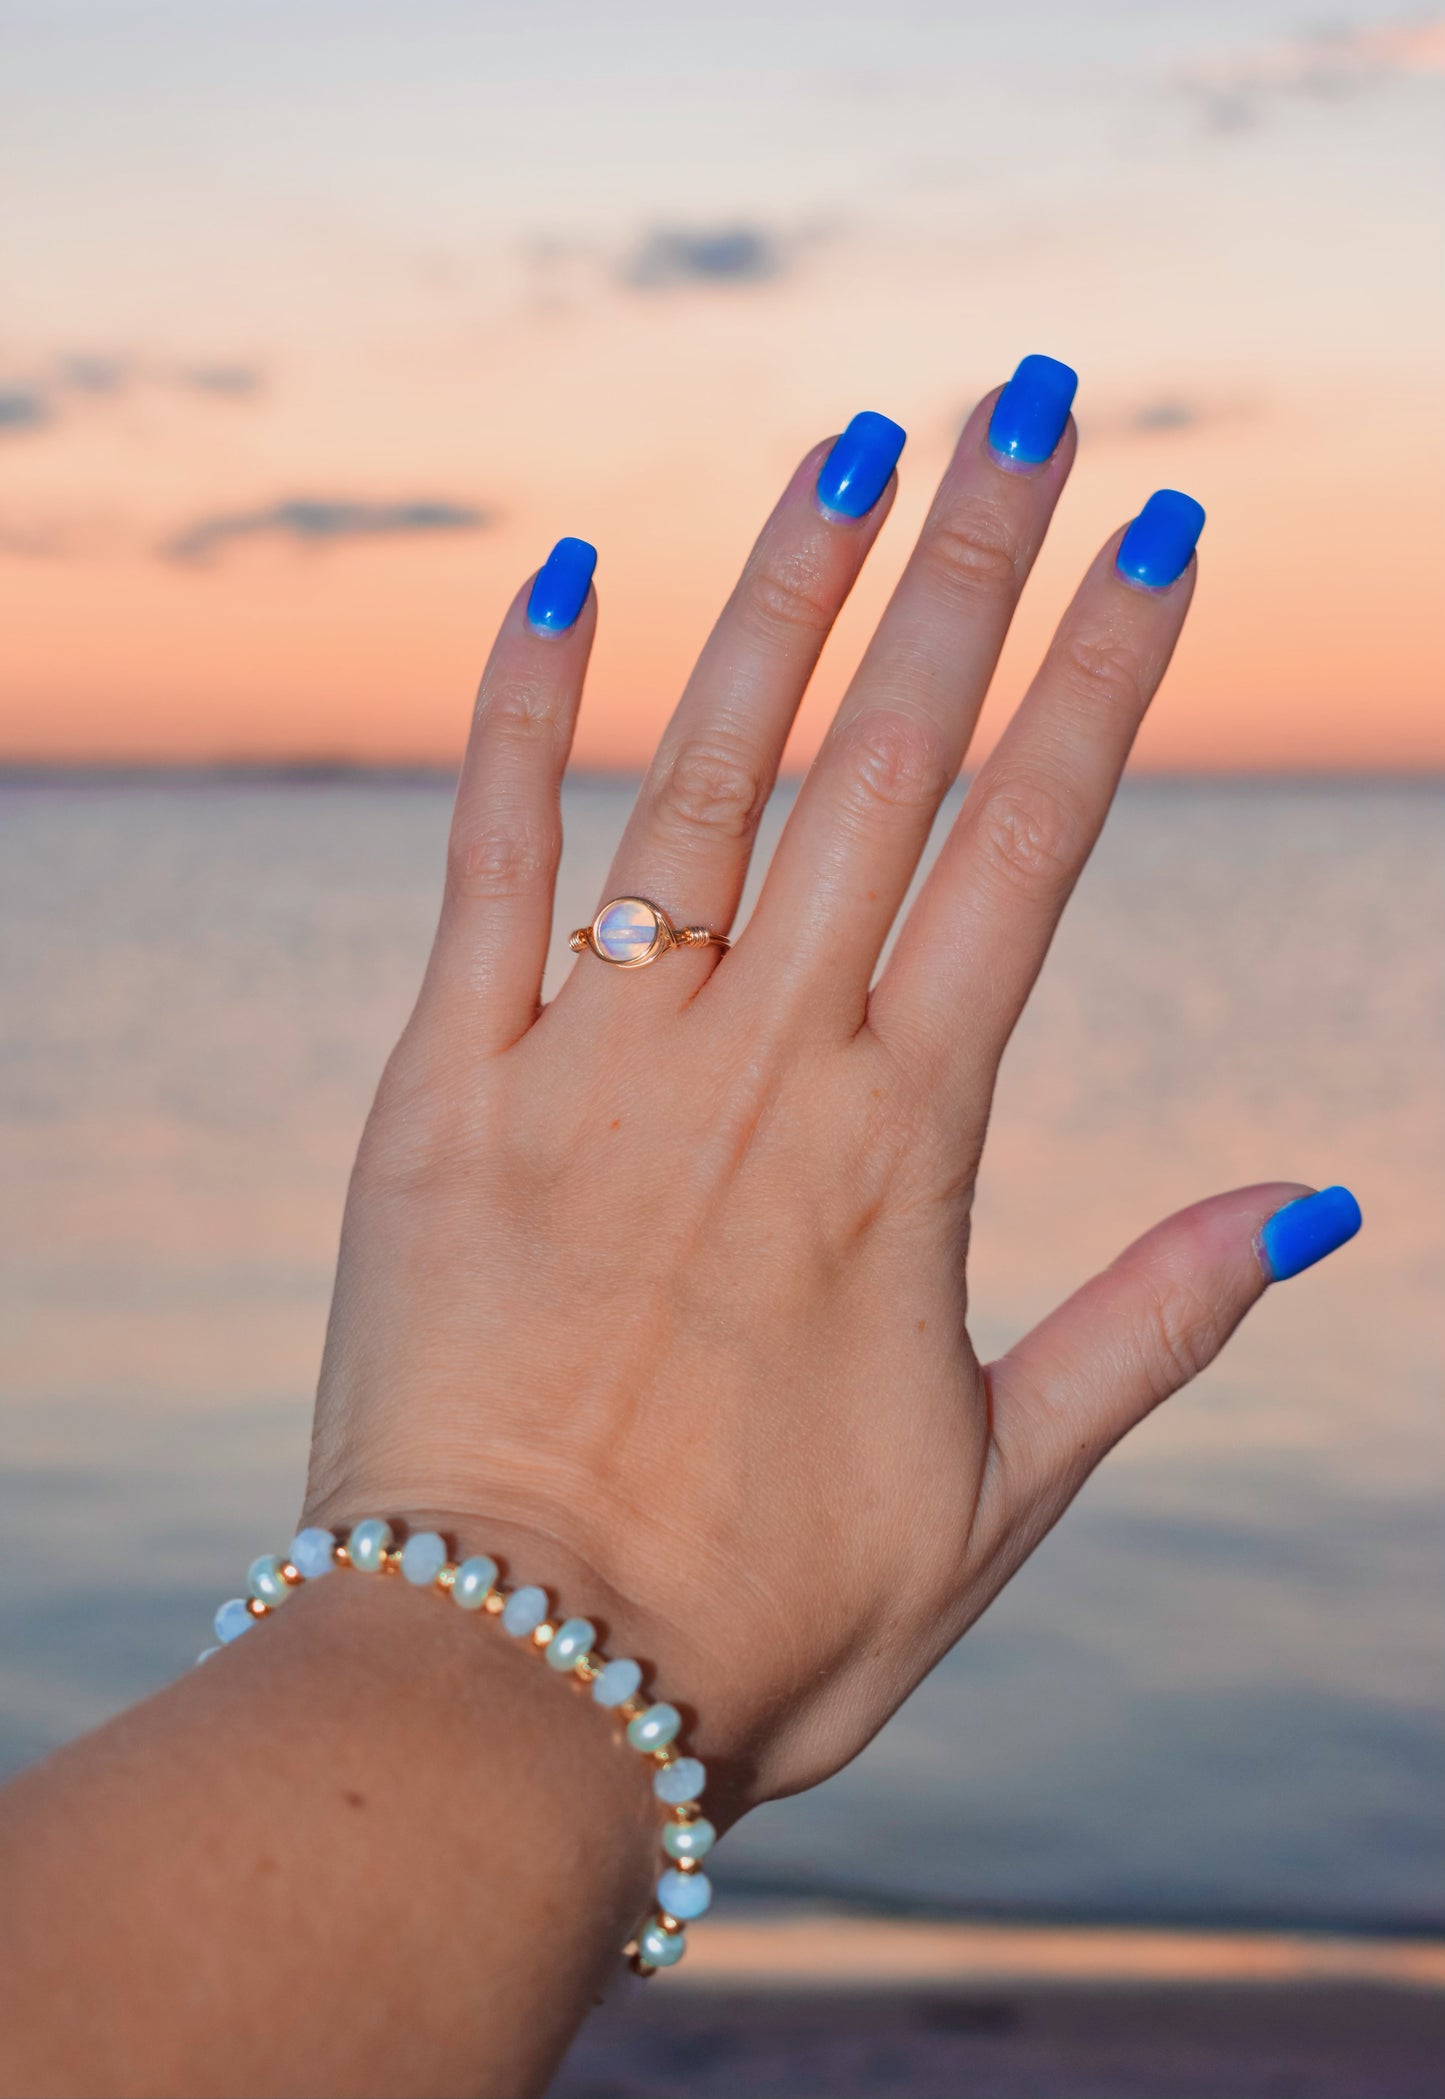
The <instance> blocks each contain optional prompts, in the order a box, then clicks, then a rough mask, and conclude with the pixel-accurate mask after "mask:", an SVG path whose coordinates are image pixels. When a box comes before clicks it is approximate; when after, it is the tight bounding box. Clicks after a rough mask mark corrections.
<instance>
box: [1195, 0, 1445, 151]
mask: <svg viewBox="0 0 1445 2099" xmlns="http://www.w3.org/2000/svg"><path fill="white" fill-rule="evenodd" d="M1419 74H1441V75H1445V14H1441V13H1439V12H1436V13H1432V14H1430V15H1427V16H1422V17H1417V18H1416V19H1415V20H1414V21H1410V22H1395V23H1379V24H1375V25H1373V26H1367V25H1361V26H1358V27H1356V28H1353V29H1321V30H1318V31H1316V32H1315V33H1314V34H1312V35H1308V36H1301V37H1293V38H1289V39H1286V40H1284V41H1282V42H1280V43H1277V44H1265V45H1261V46H1260V47H1259V48H1258V49H1257V50H1254V51H1241V52H1236V53H1233V54H1229V55H1226V56H1225V57H1223V58H1220V59H1216V60H1212V61H1208V62H1203V63H1200V64H1197V65H1194V66H1191V67H1189V68H1188V69H1187V70H1186V71H1185V72H1184V73H1182V74H1181V75H1180V76H1179V85H1180V87H1181V88H1182V90H1183V91H1184V92H1185V94H1187V95H1189V96H1190V97H1191V98H1192V99H1193V100H1194V101H1195V102H1196V103H1197V104H1198V106H1199V108H1200V110H1201V112H1202V114H1203V116H1204V119H1205V121H1206V123H1207V124H1208V126H1209V128H1210V129H1211V130H1213V131H1219V132H1230V131H1245V130H1249V129H1250V128H1252V127H1253V126H1254V125H1255V124H1257V123H1258V122H1259V121H1260V119H1261V117H1262V116H1263V114H1264V111H1265V109H1266V108H1267V106H1268V105H1269V103H1270V102H1271V101H1272V100H1276V99H1281V98H1285V97H1295V98H1297V99H1309V100H1314V101H1321V102H1323V101H1333V100H1338V99H1339V98H1341V97H1343V96H1346V95H1353V94H1358V93H1361V92H1362V91H1364V90H1366V89H1369V88H1372V87H1378V86H1380V85H1382V84H1384V83H1385V82H1387V81H1389V80H1393V79H1400V78H1403V77H1406V76H1410V75H1419Z"/></svg>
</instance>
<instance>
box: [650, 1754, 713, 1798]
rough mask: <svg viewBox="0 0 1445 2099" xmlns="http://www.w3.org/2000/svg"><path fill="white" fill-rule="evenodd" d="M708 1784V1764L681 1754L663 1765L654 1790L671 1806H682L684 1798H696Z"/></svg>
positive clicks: (653, 1786)
mask: <svg viewBox="0 0 1445 2099" xmlns="http://www.w3.org/2000/svg"><path fill="white" fill-rule="evenodd" d="M706 1784H707V1766H706V1765H705V1764H703V1763H701V1762H700V1761H699V1760H698V1758H697V1757H695V1756H680V1757H677V1758H676V1759H675V1760H674V1761H673V1762H672V1763H670V1764H664V1765H663V1767H662V1769H661V1770H660V1771H659V1772H658V1774H657V1776H656V1778H654V1779H653V1781H652V1790H653V1792H654V1793H655V1794H656V1795H657V1797H658V1799H659V1800H665V1801H666V1802H667V1804H668V1806H669V1807H681V1806H682V1803H683V1802H684V1800H696V1799H697V1797H698V1795H699V1794H700V1793H701V1791H702V1789H703V1787H704V1786H705V1785H706Z"/></svg>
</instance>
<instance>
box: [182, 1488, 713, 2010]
mask: <svg viewBox="0 0 1445 2099" xmlns="http://www.w3.org/2000/svg"><path fill="white" fill-rule="evenodd" d="M335 1567H352V1568H355V1569H356V1571H357V1572H358V1573H361V1574H400V1575H401V1577H402V1579H403V1580H404V1581H408V1582H410V1583H411V1584H412V1586H413V1587H414V1588H417V1589H432V1590H434V1591H435V1592H436V1593H437V1594H438V1595H440V1596H450V1598H451V1600H452V1602H453V1603H454V1604H455V1605H456V1606H457V1608H458V1609H459V1610H462V1611H477V1612H480V1613H481V1614H483V1615H484V1616H486V1617H489V1618H500V1619H501V1621H502V1630H503V1632H506V1633H510V1634H511V1635H512V1637H513V1638H514V1639H517V1640H527V1641H529V1642H530V1644H531V1646H532V1647H533V1648H534V1649H535V1651H536V1652H537V1653H539V1654H544V1655H545V1656H546V1658H547V1662H548V1664H549V1665H550V1667H551V1668H553V1669H555V1670H556V1671H557V1673H558V1675H559V1676H572V1677H575V1678H576V1679H577V1680H578V1681H579V1682H580V1683H584V1684H590V1685H591V1687H592V1696H593V1698H594V1699H595V1700H596V1701H597V1703H598V1705H601V1706H606V1707H607V1708H608V1709H609V1710H610V1711H611V1712H613V1713H614V1714H615V1715H616V1717H617V1718H618V1719H619V1720H620V1721H621V1722H622V1723H623V1726H624V1727H625V1728H626V1731H627V1739H628V1741H629V1742H630V1743H631V1745H632V1747H633V1748H634V1749H636V1750H637V1751H639V1753H640V1754H641V1755H643V1756H646V1757H650V1758H651V1760H652V1762H653V1763H654V1764H655V1765H656V1766H657V1769H656V1771H655V1772H654V1773H653V1778H652V1790H653V1792H654V1793H655V1794H656V1795H657V1797H658V1799H659V1800H661V1801H662V1802H664V1803H665V1805H666V1806H667V1807H668V1808H669V1809H670V1810H671V1814H670V1817H669V1819H668V1821H666V1822H665V1823H664V1824H663V1828H662V1850H663V1855H664V1857H665V1859H666V1861H667V1863H666V1865H665V1866H664V1868H663V1870H662V1873H661V1874H660V1876H659V1878H658V1881H657V1887H656V1890H655V1892H656V1896H657V1905H658V1906H657V1910H656V1912H655V1913H654V1914H653V1915H651V1916H649V1917H648V1918H647V1920H646V1922H645V1923H644V1924H643V1925H642V1926H641V1927H640V1928H639V1930H638V1932H637V1934H636V1936H635V1937H634V1938H633V1939H632V1940H630V1941H629V1943H628V1944H627V1946H626V1947H624V1949H623V1951H624V1952H625V1954H626V1955H627V1956H628V1958H629V1960H630V1961H631V1964H632V1967H633V1969H634V1970H635V1972H636V1973H637V1974H639V1975H652V1974H654V1973H655V1972H656V1970H657V1969H658V1968H670V1967H672V1966H673V1965H674V1964H675V1963H676V1962H678V1961H680V1960H681V1959H682V1956H683V1954H684V1952H685V1951H686V1946H687V1934H686V1931H685V1929H684V1926H685V1925H686V1924H687V1923H690V1922H691V1921H692V1919H693V1918H694V1917H700V1916H702V1915H703V1913H704V1912H705V1911H706V1910H707V1909H708V1907H709V1906H710V1904H711V1902H712V1882H711V1881H710V1880H709V1879H708V1877H707V1875H706V1874H705V1873H704V1872H703V1871H702V1870H701V1868H702V1861H703V1860H704V1859H705V1858H706V1857H707V1854H708V1853H709V1852H710V1851H711V1850H712V1847H713V1845H714V1843H715V1842H716V1841H717V1831H716V1830H715V1829H714V1828H713V1825H712V1824H711V1822H709V1821H708V1820H707V1818H706V1816H705V1815H704V1814H703V1812H702V1808H701V1805H700V1802H701V1797H702V1790H703V1787H704V1786H705V1785H706V1783H707V1771H706V1769H705V1767H704V1766H703V1765H702V1764H701V1763H700V1762H699V1760H698V1759H697V1758H696V1757H695V1756H682V1755H679V1753H678V1742H677V1737H678V1735H679V1733H680V1731H681V1728H682V1715H681V1714H680V1713H679V1712H678V1710H677V1707H676V1706H674V1705H666V1704H661V1703H657V1704H654V1703H649V1701H648V1700H647V1699H645V1698H639V1697H638V1696H637V1691H638V1687H639V1685H640V1684H641V1682H642V1669H641V1667H640V1665H639V1664H638V1663H637V1662H634V1661H632V1660H631V1659H630V1658H629V1657H626V1656H613V1657H610V1658H609V1657H608V1656H607V1655H604V1654H601V1653H599V1652H598V1651H597V1648H596V1645H595V1642H596V1639H597V1629H596V1627H595V1626H594V1625H593V1624H592V1623H591V1621H590V1620H589V1619H586V1618H566V1619H564V1620H563V1621H562V1623H561V1624H560V1625H554V1624H553V1623H552V1620H551V1618H550V1616H549V1615H548V1599H547V1592H546V1591H545V1589H538V1588H536V1587H533V1586H531V1585H529V1586H527V1587H524V1588H519V1589H507V1588H505V1587H504V1586H503V1584H502V1582H501V1580H500V1570H499V1568H498V1566H497V1563H496V1561H495V1560H493V1559H489V1558H488V1557H487V1556H486V1554H485V1553H480V1554H476V1555H474V1556H473V1557H472V1558H471V1559H467V1560H462V1561H461V1562H460V1563H458V1562H456V1561H455V1560H453V1559H452V1558H451V1557H450V1555H449V1553H448V1551H447V1543H446V1540H445V1538H443V1537H442V1536H440V1534H439V1533H438V1532H436V1531H414V1532H413V1533H412V1535H411V1536H410V1537H409V1538H408V1539H407V1541H406V1543H405V1544H404V1545H403V1546H401V1547H400V1549H398V1548H397V1546H396V1544H395V1542H394V1540H393V1536H392V1529H391V1525H390V1524H389V1523H387V1522H386V1521H385V1520H384V1519H383V1518H381V1517H379V1516H369V1517H367V1518H366V1519H365V1521H364V1522H361V1523H358V1524H355V1525H354V1526H353V1527H352V1530H351V1532H350V1534H349V1535H348V1537H347V1540H346V1543H345V1544H344V1545H342V1544H340V1543H338V1541H337V1539H336V1538H335V1536H334V1535H333V1534H332V1533H331V1532H330V1531H327V1530H319V1529H316V1528H309V1529H307V1530H303V1531H301V1532H299V1533H298V1534H297V1536H296V1537H295V1538H294V1539H293V1540H292V1541H291V1550H290V1552H289V1553H288V1554H287V1555H286V1557H285V1558H284V1559H283V1558H281V1557H280V1556H279V1555H278V1554H276V1553H267V1554H265V1555H264V1556H263V1557H262V1558H261V1559H259V1560H253V1561H252V1563H251V1567H250V1571H249V1572H248V1574H247V1576H246V1588H247V1591H248V1593H247V1594H246V1595H245V1596H233V1597H232V1598H231V1599H230V1601H229V1602H228V1603H223V1604H222V1605H221V1608H220V1609H219V1610H218V1611H217V1613H216V1619H215V1626H216V1638H217V1640H218V1641H219V1642H220V1643H221V1644H222V1645H225V1644H226V1643H227V1642H228V1641H231V1640H235V1639H238V1638H239V1637H240V1635H241V1634H242V1633H244V1632H247V1631H249V1629H250V1628H251V1626H253V1625H254V1624H255V1623H256V1621H257V1620H258V1619H260V1618H267V1617H269V1616H270V1615H271V1613H272V1612H273V1611H274V1610H276V1609H277V1608H278V1607H279V1606H280V1605H281V1604H283V1603H284V1602H285V1601H286V1598H287V1597H288V1596H289V1595H290V1594H291V1592H292V1590H293V1589H298V1588H300V1586H301V1585H302V1583H303V1582H308V1581H316V1580H319V1578H320V1577H321V1576H322V1575H323V1574H330V1573H331V1571H332V1569H333V1568H335ZM219 1652H220V1648H219V1647H208V1648H206V1649H205V1651H204V1653H203V1654H201V1656H200V1657H199V1659H200V1660H201V1661H203V1662H204V1661H207V1660H209V1658H210V1657H211V1656H212V1655H213V1654H218V1653H219Z"/></svg>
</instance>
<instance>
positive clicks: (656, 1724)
mask: <svg viewBox="0 0 1445 2099" xmlns="http://www.w3.org/2000/svg"><path fill="white" fill-rule="evenodd" d="M681 1726H682V1715H681V1713H680V1712H679V1711H678V1710H677V1707H676V1706H675V1705H650V1706H649V1707H648V1708H647V1711H646V1712H645V1713H639V1714H638V1716H637V1718H636V1719H635V1720H629V1721H628V1723H627V1739H628V1741H629V1742H630V1743H631V1744H632V1746H633V1748H634V1749H642V1750H648V1749H666V1747H667V1745H668V1743H669V1742H670V1741H672V1740H673V1738H674V1736H675V1735H676V1734H677V1731H678V1729H679V1728H680V1727H681Z"/></svg>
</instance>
